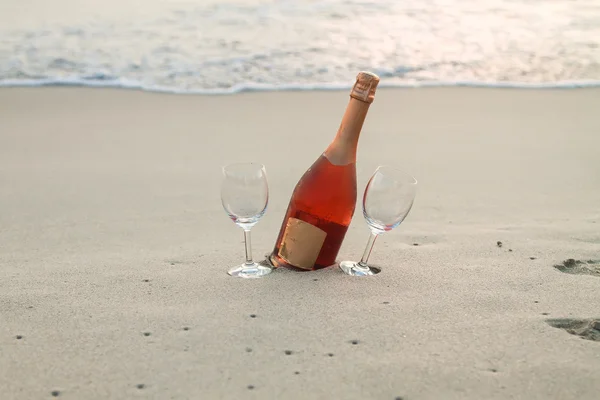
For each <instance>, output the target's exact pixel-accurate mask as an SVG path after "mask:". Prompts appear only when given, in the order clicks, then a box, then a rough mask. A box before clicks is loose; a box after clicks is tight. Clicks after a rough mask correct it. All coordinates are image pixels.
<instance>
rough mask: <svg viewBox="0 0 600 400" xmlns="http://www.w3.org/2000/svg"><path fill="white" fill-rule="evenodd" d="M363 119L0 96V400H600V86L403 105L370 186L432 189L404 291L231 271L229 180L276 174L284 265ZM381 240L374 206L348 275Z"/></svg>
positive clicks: (361, 167)
mask: <svg viewBox="0 0 600 400" xmlns="http://www.w3.org/2000/svg"><path fill="white" fill-rule="evenodd" d="M346 102H347V93H345V92H289V93H248V94H240V95H233V96H212V97H210V96H176V95H166V94H151V93H142V92H135V91H120V90H109V89H80V88H37V89H33V88H32V89H2V90H0V345H1V347H0V397H1V398H2V399H4V400H9V399H43V398H53V396H58V397H59V398H64V399H106V398H110V399H131V398H150V399H242V398H243V399H246V398H247V399H389V400H393V399H397V398H402V399H405V400H417V399H420V400H422V399H509V398H512V399H549V398H552V399H574V398H577V399H598V397H599V396H600V342H597V341H594V340H592V339H593V338H595V337H598V336H597V335H596V334H595V332H593V331H592V329H594V328H593V326H594V325H593V324H594V320H595V319H598V318H600V277H599V276H598V275H597V274H595V273H594V271H596V272H597V271H598V269H599V268H600V261H598V260H600V157H599V156H598V154H599V153H598V151H599V149H600V114H599V113H598V107H599V104H600V90H598V89H588V90H584V89H581V90H516V89H515V90H512V89H503V90H501V89H498V90H492V89H489V90H488V89H467V88H447V89H404V90H385V89H382V90H380V91H379V92H378V94H377V98H376V101H375V103H374V104H373V106H372V108H371V111H370V113H369V116H368V117H367V122H366V124H365V127H364V129H363V133H362V136H361V140H360V144H359V153H358V179H359V181H358V182H359V190H360V191H361V192H362V190H363V188H364V185H365V183H366V182H367V180H368V178H369V176H370V174H371V173H372V172H373V170H374V169H375V168H376V167H377V165H379V164H389V165H395V166H398V167H401V168H404V169H405V170H407V171H410V172H411V173H412V174H414V175H415V176H416V177H417V179H418V180H419V188H418V193H417V199H416V202H415V206H414V208H413V210H412V212H411V214H410V215H409V216H408V218H407V219H406V221H405V222H404V223H403V224H402V225H401V226H400V227H398V228H397V229H396V230H394V231H392V232H390V233H387V234H385V235H383V236H382V237H380V238H379V239H378V241H377V243H376V244H375V248H374V251H373V254H372V257H371V261H372V262H373V263H374V264H375V265H378V266H380V267H381V268H382V272H381V273H380V274H379V275H377V276H375V277H370V278H354V277H349V276H346V275H344V274H342V273H341V271H339V269H336V268H328V269H324V270H320V271H316V272H304V273H302V272H291V271H287V270H277V271H275V273H273V274H271V275H269V276H268V277H266V278H264V279H260V280H243V279H235V278H232V277H230V276H228V275H227V274H226V273H225V271H226V270H227V268H228V267H231V266H233V265H235V264H237V263H241V262H242V261H243V258H244V248H243V234H242V231H241V230H240V229H239V228H237V227H236V226H235V225H234V224H233V223H232V222H231V221H230V220H229V219H228V218H227V216H226V214H225V212H224V211H223V209H222V207H221V204H220V197H219V185H220V179H221V175H220V168H221V166H222V165H225V164H227V163H229V162H234V161H259V162H262V163H264V164H265V165H266V168H267V173H268V176H269V182H270V193H271V198H270V204H269V208H268V211H267V213H266V215H265V216H264V218H263V219H262V220H261V221H260V222H259V224H258V225H257V226H256V227H255V228H254V230H253V233H252V235H253V236H252V237H253V250H254V255H255V257H256V258H261V257H263V256H264V254H266V253H267V252H269V251H270V250H271V249H272V246H273V242H274V240H275V237H276V235H277V233H278V230H279V225H280V223H281V218H282V216H283V213H284V211H285V208H286V206H287V202H288V199H289V196H290V193H291V190H292V188H293V186H294V185H295V183H296V181H297V179H298V178H299V177H300V176H301V174H302V173H303V172H304V170H305V169H306V168H307V167H308V166H309V165H310V164H311V163H312V161H313V160H314V159H315V158H316V157H318V156H319V154H320V152H321V151H322V150H323V149H324V148H325V147H326V146H327V144H328V143H329V141H330V140H331V138H332V137H333V135H334V134H335V131H336V129H337V125H338V123H339V120H340V118H341V115H342V113H343V110H344V107H345V105H346ZM367 237H368V230H367V227H366V225H365V223H364V220H363V219H362V213H361V210H360V207H359V208H357V212H356V214H355V218H354V220H353V223H352V225H351V226H350V229H349V231H348V234H347V236H346V241H345V242H344V245H343V247H342V250H341V252H340V260H342V259H357V258H359V257H360V255H361V253H362V251H363V247H364V245H365V243H366V240H367ZM497 242H501V244H502V245H501V246H499V245H498V244H497ZM568 259H573V260H578V261H580V262H576V261H574V262H567V263H564V261H565V260H568ZM588 261H589V263H588ZM584 262H585V263H586V264H585V265H584V264H583V263H584ZM555 265H559V266H562V270H561V269H560V268H557V267H554V266H555ZM569 266H571V267H573V268H578V271H583V272H584V273H577V271H574V272H576V273H565V271H564V270H565V269H568V268H569ZM583 267H585V268H583ZM586 271H587V272H586ZM589 271H592V273H589ZM567 272H569V271H567ZM570 272H573V271H570ZM547 320H549V321H547Z"/></svg>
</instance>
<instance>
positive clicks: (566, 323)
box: [546, 318, 600, 342]
mask: <svg viewBox="0 0 600 400" xmlns="http://www.w3.org/2000/svg"><path fill="white" fill-rule="evenodd" d="M546 322H547V323H548V325H550V326H552V327H554V328H559V329H564V330H565V331H567V332H569V333H570V334H571V335H576V336H579V337H581V338H582V339H587V340H593V341H595V342H600V318H597V319H571V318H560V319H547V320H546Z"/></svg>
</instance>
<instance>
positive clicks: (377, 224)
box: [363, 166, 417, 234]
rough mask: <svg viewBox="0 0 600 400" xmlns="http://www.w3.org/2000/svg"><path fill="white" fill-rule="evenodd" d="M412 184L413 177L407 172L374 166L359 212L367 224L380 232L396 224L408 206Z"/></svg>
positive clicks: (402, 217) (414, 188) (413, 190)
mask: <svg viewBox="0 0 600 400" xmlns="http://www.w3.org/2000/svg"><path fill="white" fill-rule="evenodd" d="M416 188H417V180H416V179H415V178H413V177H412V176H410V175H408V174H407V173H405V172H403V171H401V170H398V169H394V168H391V167H387V166H380V167H378V168H377V169H376V170H375V172H374V173H373V176H372V177H371V179H369V182H368V183H367V187H366V189H365V193H364V196H363V216H364V217H365V220H366V221H367V224H368V225H369V228H371V229H372V230H375V231H377V232H378V233H380V234H381V233H384V232H387V231H391V230H392V229H394V228H395V227H397V226H398V225H400V223H401V222H402V221H404V219H405V218H406V216H407V215H408V213H409V212H410V210H411V208H412V205H413V202H414V198H415V193H416Z"/></svg>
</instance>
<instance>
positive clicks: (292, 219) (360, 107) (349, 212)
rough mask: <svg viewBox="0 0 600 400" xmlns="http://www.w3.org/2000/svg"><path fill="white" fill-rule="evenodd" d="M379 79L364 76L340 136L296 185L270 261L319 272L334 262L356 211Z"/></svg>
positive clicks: (353, 92) (358, 81) (359, 79)
mask: <svg viewBox="0 0 600 400" xmlns="http://www.w3.org/2000/svg"><path fill="white" fill-rule="evenodd" d="M378 83H379V77H378V76H377V75H375V74H373V73H370V72H360V73H359V74H358V75H357V77H356V82H355V83H354V86H353V87H352V90H351V91H350V101H349V103H348V106H347V107H346V111H345V113H344V117H343V118H342V122H341V124H340V127H339V129H338V131H337V134H336V136H335V138H334V139H333V141H332V142H331V144H330V145H329V146H328V147H327V149H326V150H325V152H323V154H322V155H321V156H320V157H319V158H318V159H317V160H316V161H315V162H314V163H313V164H312V166H311V167H310V168H309V169H308V170H307V171H306V172H305V173H304V175H303V176H302V178H301V179H300V180H299V181H298V183H297V184H296V187H295V188H294V192H293V194H292V197H291V199H290V202H289V205H288V208H287V211H286V214H285V217H284V219H283V223H282V225H281V229H280V231H279V235H278V237H277V241H276V242H275V248H274V250H273V252H272V253H271V256H270V260H271V263H272V264H273V265H274V266H275V267H287V268H292V269H298V270H316V269H321V268H325V267H328V266H330V265H333V264H334V263H335V260H336V257H337V255H338V252H339V250H340V247H341V246H342V241H343V240H344V237H345V235H346V231H347V230H348V226H349V225H350V221H351V220H352V216H353V215H354V209H355V207H356V149H357V145H358V138H359V135H360V131H361V129H362V126H363V123H364V121H365V117H366V116H367V111H368V110H369V106H370V104H371V103H372V102H373V97H374V95H375V89H376V88H377V84H378Z"/></svg>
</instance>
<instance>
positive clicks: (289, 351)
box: [285, 350, 294, 356]
mask: <svg viewBox="0 0 600 400" xmlns="http://www.w3.org/2000/svg"><path fill="white" fill-rule="evenodd" d="M293 353H294V352H293V351H291V350H286V351H285V354H286V355H287V356H289V355H292V354H293Z"/></svg>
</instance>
